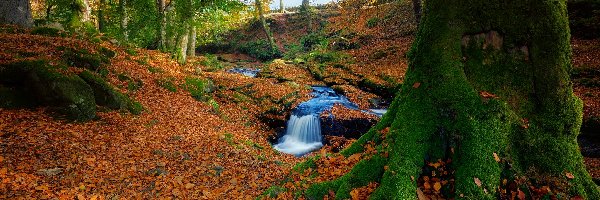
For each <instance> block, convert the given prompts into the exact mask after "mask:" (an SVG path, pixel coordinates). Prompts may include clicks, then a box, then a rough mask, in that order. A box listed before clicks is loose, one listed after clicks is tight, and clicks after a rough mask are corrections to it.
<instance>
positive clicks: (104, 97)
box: [79, 70, 143, 115]
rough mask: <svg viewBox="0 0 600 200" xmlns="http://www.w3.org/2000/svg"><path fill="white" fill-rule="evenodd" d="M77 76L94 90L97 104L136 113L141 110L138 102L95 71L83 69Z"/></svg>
mask: <svg viewBox="0 0 600 200" xmlns="http://www.w3.org/2000/svg"><path fill="white" fill-rule="evenodd" d="M79 77H81V78H82V79H83V80H84V81H85V82H86V83H87V84H88V85H90V87H91V88H92V91H93V92H94V98H95V100H96V104H98V105H99V106H106V107H108V108H111V109H123V110H125V109H126V110H129V112H131V113H132V114H136V115H138V114H140V113H141V111H142V110H143V106H142V105H141V104H140V103H139V102H136V101H134V100H133V99H131V98H130V97H129V96H127V95H125V94H123V93H121V92H119V91H117V90H116V89H115V88H114V87H113V86H112V85H110V84H109V83H108V82H106V80H104V79H102V78H101V77H100V76H98V75H96V74H95V73H93V72H90V71H88V70H85V71H83V72H82V73H80V74H79Z"/></svg>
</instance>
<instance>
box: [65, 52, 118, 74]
mask: <svg viewBox="0 0 600 200" xmlns="http://www.w3.org/2000/svg"><path fill="white" fill-rule="evenodd" d="M64 58H65V61H66V62H67V64H69V65H71V66H74V67H79V68H85V69H89V70H92V71H96V70H98V68H100V66H102V64H108V63H109V60H108V58H107V57H104V56H102V55H100V54H96V53H90V52H89V51H87V50H85V49H81V50H76V49H72V48H67V49H65V50H64Z"/></svg>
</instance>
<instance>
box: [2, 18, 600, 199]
mask: <svg viewBox="0 0 600 200" xmlns="http://www.w3.org/2000/svg"><path fill="white" fill-rule="evenodd" d="M365 15H366V16H355V18H354V19H352V20H350V19H349V18H343V17H340V16H345V15H340V16H338V17H337V18H336V17H333V18H332V19H331V21H330V22H331V24H330V26H329V27H330V28H331V31H333V32H335V31H338V30H342V28H341V27H349V26H348V25H349V23H352V24H353V25H352V26H350V27H367V25H366V24H367V23H368V22H367V20H366V19H371V18H373V16H379V15H382V14H381V13H377V12H373V13H367V14H365ZM382 18H383V17H382ZM382 23H390V24H392V23H394V22H393V21H390V22H382ZM384 27H385V26H383V25H382V26H376V27H373V28H358V30H353V31H352V32H355V33H358V34H359V35H362V36H363V37H360V36H359V37H356V38H357V39H356V40H360V41H357V42H361V44H368V45H361V47H360V48H357V49H351V50H342V52H343V53H345V54H348V55H350V57H351V58H352V59H353V60H354V62H352V63H344V64H345V65H347V67H343V68H340V67H335V66H334V64H331V65H327V66H324V69H323V76H322V79H321V80H318V79H316V78H315V76H314V74H313V73H314V70H313V69H311V67H310V66H306V65H298V64H292V63H291V62H289V61H287V60H275V61H273V62H269V63H262V62H259V61H256V60H254V59H253V58H250V57H247V56H245V55H242V54H221V55H219V56H218V57H220V61H219V62H220V63H221V64H222V65H224V67H223V69H217V70H207V69H208V68H210V67H209V66H206V60H207V59H208V58H206V57H202V56H201V57H198V58H195V59H192V60H190V61H189V62H188V64H187V65H183V66H181V65H179V64H177V63H176V62H175V61H174V60H173V59H171V56H170V55H168V54H165V53H161V52H158V51H152V50H144V49H130V48H124V47H119V46H118V45H116V44H112V43H111V42H110V41H99V42H92V40H90V39H81V38H78V37H76V36H67V37H50V36H43V35H32V34H30V33H29V32H28V31H27V30H20V31H15V32H11V31H3V32H2V33H0V64H5V63H11V62H15V61H18V60H33V59H45V60H49V61H51V62H56V63H58V62H62V59H63V58H62V57H63V54H64V51H63V50H62V49H63V48H61V47H71V48H77V49H87V50H88V51H90V52H97V51H98V47H99V46H102V47H105V48H108V49H111V50H113V51H115V52H116V57H114V58H111V59H110V64H109V65H106V66H105V67H106V68H108V70H109V71H110V73H109V74H108V76H107V80H108V82H109V83H111V84H112V85H115V86H116V87H117V88H118V89H119V90H120V91H121V92H123V93H126V94H128V95H129V96H131V97H133V98H134V99H136V100H137V101H139V102H140V103H141V104H142V105H143V106H144V108H145V110H144V111H143V112H142V114H140V115H133V114H130V113H126V112H122V111H102V112H98V113H97V115H98V117H97V119H95V120H93V121H90V122H83V123H80V122H76V123H74V122H69V121H66V120H63V119H59V118H56V117H54V115H53V114H52V112H50V111H48V110H47V109H46V108H35V109H3V108H0V146H1V148H0V198H16V199H50V198H54V197H58V198H60V199H73V198H74V197H76V198H77V199H120V198H123V199H140V198H157V197H162V198H180V199H181V198H182V199H255V198H256V197H257V196H259V195H261V194H263V192H264V191H265V190H267V189H268V188H270V187H271V186H273V185H274V184H280V183H282V184H285V185H284V187H285V188H288V189H292V190H301V189H302V188H306V187H307V186H308V184H309V183H310V182H302V181H301V180H304V179H303V178H305V177H306V176H308V175H310V174H311V172H310V171H305V172H303V173H302V174H296V175H293V176H288V175H289V174H290V172H291V170H292V168H293V167H294V166H295V165H296V164H297V163H299V162H301V161H304V160H306V158H307V157H302V158H297V157H294V156H292V155H286V154H282V153H279V152H277V151H275V150H273V149H272V148H271V144H270V140H272V138H273V137H274V136H275V135H277V132H278V131H281V130H280V129H279V130H277V128H281V126H282V125H284V124H282V123H284V122H285V120H286V119H285V117H286V116H287V115H288V113H289V111H290V110H291V108H293V107H295V105H298V104H299V103H300V102H302V101H305V100H307V99H309V98H310V91H311V90H310V87H309V86H310V85H325V84H327V85H333V86H334V87H335V86H337V87H338V88H339V90H341V91H343V92H344V94H345V95H347V96H348V97H349V99H350V100H351V101H353V102H355V103H357V104H358V105H359V106H360V107H361V108H364V109H366V108H369V107H371V106H372V105H371V104H372V103H370V101H369V99H373V98H383V99H385V98H386V97H384V96H383V97H382V95H378V94H376V93H378V92H375V91H373V90H368V89H365V88H364V87H361V85H360V84H359V83H360V82H364V81H362V80H370V81H371V82H374V83H376V84H377V85H382V86H385V87H389V85H390V84H393V83H401V82H402V78H403V76H404V73H405V71H406V68H407V60H406V56H405V54H406V52H407V51H408V49H409V47H410V45H411V43H412V41H413V36H412V35H411V33H410V31H407V30H408V29H410V28H409V27H408V28H407V27H400V28H398V30H396V31H389V32H386V31H382V29H383V28H384ZM413 28H414V27H413ZM275 32H276V31H275ZM384 33H386V34H384ZM390 33H391V34H390ZM276 36H277V37H280V38H281V37H294V35H288V36H285V35H276ZM366 36H373V37H366ZM360 38H362V39H360ZM365 38H369V39H365ZM572 46H573V49H574V51H573V52H574V55H573V56H574V58H573V60H574V66H575V68H574V69H575V70H576V71H578V72H581V74H583V75H581V76H577V77H575V78H574V90H575V93H576V94H577V95H578V96H579V97H580V98H582V99H583V101H584V103H585V108H584V118H585V119H590V118H593V117H598V116H599V115H600V89H599V87H600V85H597V84H598V83H600V82H599V81H600V73H597V72H599V71H600V59H598V58H597V57H596V56H597V55H600V40H579V39H573V41H572ZM373 55H378V56H373ZM238 66H244V67H255V68H260V69H261V70H262V71H261V72H260V73H259V76H258V77H257V78H251V77H246V76H243V75H241V74H235V73H229V72H227V70H228V69H231V68H234V67H238ZM69 70H72V71H77V70H78V69H76V68H74V67H69ZM373 72H378V73H373ZM123 75H125V76H127V77H130V78H129V79H121V78H120V77H121V76H123ZM189 77H197V78H202V79H210V80H212V82H214V85H215V88H216V89H215V91H214V92H212V93H211V94H210V95H211V96H212V98H214V100H215V101H216V104H217V105H216V106H215V104H214V103H211V102H210V101H198V100H196V99H194V98H193V97H192V96H190V94H189V93H188V92H187V91H185V90H184V89H181V88H180V87H179V86H180V85H183V84H184V83H185V80H186V78H189ZM132 80H136V81H141V82H142V83H143V84H142V85H141V87H139V88H134V89H132V88H129V87H128V86H129V85H130V84H131V82H132ZM165 81H170V82H172V83H173V85H175V86H176V87H177V88H178V89H176V91H170V90H169V89H168V88H166V87H165V86H164V85H163V84H161V83H164V82H165ZM332 113H333V114H334V115H336V116H340V117H347V118H370V119H373V120H376V119H377V118H376V117H374V116H372V115H366V114H364V113H361V112H352V111H350V110H347V109H344V108H341V107H335V108H334V109H333V111H332ZM344 115H345V116H344ZM329 140H330V144H331V145H329V146H326V147H325V148H323V149H322V150H320V151H318V152H314V153H312V154H311V155H326V154H328V153H331V152H332V151H333V150H334V149H339V148H342V147H343V146H344V145H347V144H348V143H350V142H352V140H347V139H344V138H330V139H329ZM309 157H310V155H309ZM359 159H360V156H359V157H355V156H351V157H350V158H348V159H343V158H341V157H340V156H337V157H326V156H322V158H321V159H318V160H317V161H315V163H316V165H318V166H321V167H318V168H317V169H318V173H319V174H321V175H322V176H319V180H312V181H323V180H331V179H333V178H336V177H339V176H341V175H343V174H345V173H346V172H348V170H350V169H351V168H352V165H353V164H355V163H356V162H357V161H358V160H359ZM585 162H586V165H587V167H588V170H589V172H590V174H591V175H592V176H593V177H595V178H600V158H592V157H589V158H585ZM431 166H435V168H443V167H444V166H443V163H432V165H431ZM289 179H292V180H293V181H290V180H289ZM420 184H424V183H423V182H422V183H420ZM432 185H434V183H432ZM375 187H376V185H369V186H367V187H364V188H358V189H356V190H355V191H353V196H354V197H356V198H361V197H364V196H361V195H364V194H368V191H371V190H372V189H374V188H375ZM421 188H422V189H423V190H426V191H425V192H428V194H429V195H432V196H435V195H436V191H435V189H434V188H435V187H434V188H432V187H431V186H430V187H429V188H427V187H426V186H424V185H421ZM290 191H291V190H290ZM294 195H296V194H294V193H291V192H290V193H287V194H282V195H281V196H279V198H283V199H285V198H290V197H293V196H294Z"/></svg>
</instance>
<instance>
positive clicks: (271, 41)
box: [255, 0, 277, 55]
mask: <svg viewBox="0 0 600 200" xmlns="http://www.w3.org/2000/svg"><path fill="white" fill-rule="evenodd" d="M255 6H256V10H257V12H258V18H259V20H260V24H261V25H262V27H263V31H264V32H265V35H266V36H267V40H269V47H270V48H271V53H272V54H271V55H275V54H276V53H275V52H276V51H277V45H275V40H274V39H273V34H271V30H270V29H269V25H268V24H267V20H266V19H265V15H264V13H263V7H262V6H263V5H262V2H261V1H260V0H256V1H255Z"/></svg>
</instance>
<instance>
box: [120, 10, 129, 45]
mask: <svg viewBox="0 0 600 200" xmlns="http://www.w3.org/2000/svg"><path fill="white" fill-rule="evenodd" d="M119 12H120V13H121V23H120V27H121V31H122V34H123V39H124V40H125V41H128V40H129V31H128V30H127V24H128V23H129V14H128V12H127V0H119Z"/></svg>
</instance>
